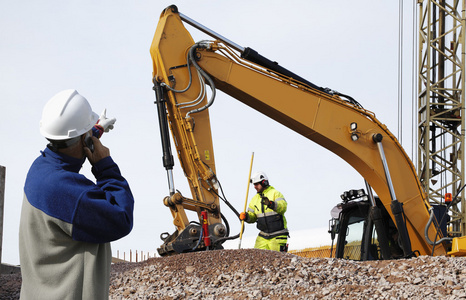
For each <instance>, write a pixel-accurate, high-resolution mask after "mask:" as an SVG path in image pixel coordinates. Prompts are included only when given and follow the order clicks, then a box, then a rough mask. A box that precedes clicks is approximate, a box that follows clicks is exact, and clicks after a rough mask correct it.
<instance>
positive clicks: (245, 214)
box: [239, 212, 249, 222]
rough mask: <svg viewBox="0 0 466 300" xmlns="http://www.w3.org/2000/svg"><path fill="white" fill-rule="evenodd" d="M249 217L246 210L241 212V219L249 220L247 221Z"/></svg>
mask: <svg viewBox="0 0 466 300" xmlns="http://www.w3.org/2000/svg"><path fill="white" fill-rule="evenodd" d="M248 218H249V216H248V213H246V212H242V213H240V214H239V219H240V220H241V221H245V222H247V221H248Z"/></svg>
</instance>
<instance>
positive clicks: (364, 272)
mask: <svg viewBox="0 0 466 300" xmlns="http://www.w3.org/2000/svg"><path fill="white" fill-rule="evenodd" d="M20 286H21V277H20V275H19V274H11V275H1V276H0V299H19V289H20ZM465 288H466V258H462V257H457V258H454V257H453V258H450V257H428V256H421V257H417V258H412V259H402V260H393V261H369V262H356V261H349V260H341V259H330V258H303V257H300V256H295V255H293V254H288V253H279V252H274V251H266V250H257V249H242V250H217V251H208V252H197V253H187V254H181V255H175V256H170V257H159V258H153V259H149V260H147V261H145V262H142V263H117V264H114V265H112V273H111V281H110V299H270V300H278V299H423V300H427V299H462V298H463V299H466V289H465Z"/></svg>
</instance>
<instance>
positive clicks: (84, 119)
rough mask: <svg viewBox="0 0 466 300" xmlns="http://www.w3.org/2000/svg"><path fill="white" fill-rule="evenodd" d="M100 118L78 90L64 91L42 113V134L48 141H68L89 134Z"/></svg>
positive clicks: (46, 105)
mask: <svg viewBox="0 0 466 300" xmlns="http://www.w3.org/2000/svg"><path fill="white" fill-rule="evenodd" d="M98 119H99V116H98V115H97V114H96V113H95V112H93V111H92V108H91V106H90V105H89V102H87V100H86V98H84V97H83V96H81V95H80V94H79V93H78V91H76V90H72V89H71V90H64V91H61V92H59V93H58V94H56V95H55V96H53V97H52V98H51V99H50V100H49V101H48V102H47V104H45V107H44V109H43V111H42V120H41V121H40V133H41V134H42V135H43V136H45V137H46V138H47V139H51V140H66V139H70V138H74V137H78V136H80V135H82V134H84V133H86V132H88V131H89V130H90V129H91V128H92V127H93V126H94V125H95V124H96V122H97V120H98Z"/></svg>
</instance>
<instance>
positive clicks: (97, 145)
mask: <svg viewBox="0 0 466 300" xmlns="http://www.w3.org/2000/svg"><path fill="white" fill-rule="evenodd" d="M91 138H92V142H93V143H94V152H91V150H90V149H89V148H88V147H87V146H86V145H84V153H85V154H86V156H87V159H88V160H89V162H90V163H91V165H94V164H95V163H97V162H98V161H100V160H101V159H103V158H105V157H108V156H110V150H109V149H108V148H107V147H105V146H104V145H102V143H101V142H100V140H99V139H98V138H96V137H95V136H92V137H91Z"/></svg>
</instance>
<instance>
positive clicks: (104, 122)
mask: <svg viewBox="0 0 466 300" xmlns="http://www.w3.org/2000/svg"><path fill="white" fill-rule="evenodd" d="M106 115H107V109H104V111H103V112H102V113H101V114H100V117H99V120H98V121H97V125H100V126H101V127H102V128H103V130H104V131H105V132H109V131H110V130H111V129H113V124H115V122H116V118H111V119H108V118H107V116H106Z"/></svg>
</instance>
